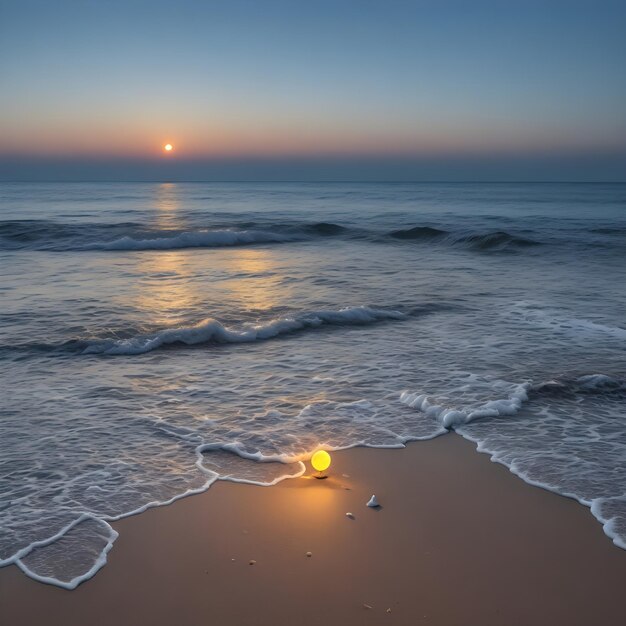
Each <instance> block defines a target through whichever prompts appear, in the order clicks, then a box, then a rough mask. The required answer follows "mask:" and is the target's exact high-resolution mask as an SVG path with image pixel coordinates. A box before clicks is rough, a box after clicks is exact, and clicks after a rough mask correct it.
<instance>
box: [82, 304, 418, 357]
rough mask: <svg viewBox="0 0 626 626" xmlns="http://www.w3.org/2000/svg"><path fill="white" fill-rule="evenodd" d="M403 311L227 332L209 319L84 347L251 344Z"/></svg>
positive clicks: (303, 319) (130, 349) (116, 351)
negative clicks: (279, 336)
mask: <svg viewBox="0 0 626 626" xmlns="http://www.w3.org/2000/svg"><path fill="white" fill-rule="evenodd" d="M405 317H406V315H405V314H404V313H401V312H399V311H390V310H382V309H373V308H370V307H365V306H360V307H349V308H344V309H339V310H338V311H312V312H307V313H301V314H299V315H294V316H292V317H282V318H278V319H275V320H272V321H270V322H267V323H265V324H259V325H256V326H244V327H242V328H240V329H232V328H227V327H226V326H224V325H223V324H222V323H220V322H218V321H217V320H215V319H211V318H209V319H205V320H203V321H202V322H200V323H198V324H195V325H193V326H183V327H180V328H167V329H165V330H161V331H158V332H156V333H152V334H147V335H138V336H135V337H131V338H129V339H105V340H94V341H91V342H89V343H88V344H87V345H86V347H84V349H83V351H82V353H83V354H107V355H132V354H144V353H146V352H151V351H152V350H156V349H157V348H161V347H162V346H167V345H172V344H184V345H188V346H190V345H197V344H203V343H222V344H223V343H250V342H254V341H263V340H266V339H271V338H272V337H277V336H278V335H284V334H286V333H292V332H296V331H299V330H305V329H309V328H317V327H319V326H324V325H341V326H349V325H363V324H372V323H374V322H380V321H383V320H402V319H405Z"/></svg>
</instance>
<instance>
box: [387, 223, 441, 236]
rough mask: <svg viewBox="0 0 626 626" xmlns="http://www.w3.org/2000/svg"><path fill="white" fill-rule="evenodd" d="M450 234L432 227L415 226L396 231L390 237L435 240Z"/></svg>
mask: <svg viewBox="0 0 626 626" xmlns="http://www.w3.org/2000/svg"><path fill="white" fill-rule="evenodd" d="M449 234H450V233H449V232H448V231H447V230H441V229H439V228H432V227H431V226H415V227H414V228H405V229H403V230H394V231H392V232H390V233H389V236H390V237H393V238H394V239H435V238H441V237H444V236H445V235H449Z"/></svg>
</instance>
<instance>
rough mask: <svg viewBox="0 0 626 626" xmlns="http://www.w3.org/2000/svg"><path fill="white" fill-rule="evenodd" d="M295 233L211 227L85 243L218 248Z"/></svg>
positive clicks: (281, 238)
mask: <svg viewBox="0 0 626 626" xmlns="http://www.w3.org/2000/svg"><path fill="white" fill-rule="evenodd" d="M293 240H294V237H291V236H289V235H281V234H279V233H273V232H269V231H263V230H239V231H238V230H230V229H228V230H207V231H190V232H183V233H180V234H178V235H174V236H171V237H157V238H155V239H134V238H133V237H128V236H126V237H121V238H120V239H115V240H114V241H109V242H98V243H92V244H87V245H85V246H83V249H85V250H176V249H179V248H218V247H223V246H237V245H244V244H251V243H280V242H286V241H293Z"/></svg>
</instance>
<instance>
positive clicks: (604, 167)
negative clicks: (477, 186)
mask: <svg viewBox="0 0 626 626" xmlns="http://www.w3.org/2000/svg"><path fill="white" fill-rule="evenodd" d="M624 32H626V3H624V2H621V3H618V2H595V3H591V2H556V1H553V2H551V1H549V0H546V1H545V2H541V3H539V2H532V1H527V2H502V1H501V2H446V1H445V0H442V1H440V2H398V1H392V0H390V1H387V2H382V1H381V2H369V1H367V0H363V1H360V2H348V1H344V2H342V1H340V0H336V1H335V2H327V1H325V0H322V1H316V2H303V1H299V0H292V1H291V2H273V1H265V2H264V1H261V0H257V2H244V1H240V0H232V1H229V2H210V1H205V2H199V1H191V0H182V1H178V2H161V1H158V0H157V1H152V2H139V1H133V0H127V1H126V2H115V1H110V2H103V1H96V0H90V1H82V2H79V1H77V0H75V1H64V0H56V1H55V2H31V1H30V0H15V1H10V0H0V109H1V110H2V116H1V117H0V166H2V169H3V170H4V171H5V173H4V174H2V173H0V178H4V179H10V178H20V179H28V178H29V177H31V178H39V177H43V178H45V177H46V174H45V172H46V168H49V171H50V172H56V173H55V174H54V176H55V177H60V178H65V179H72V178H77V179H81V178H84V177H85V176H88V177H94V176H95V177H97V178H102V177H104V178H107V177H114V178H115V177H120V176H122V175H123V173H124V172H127V173H128V174H129V175H131V177H132V176H137V177H139V178H142V179H143V178H146V177H147V178H159V177H163V176H164V177H167V176H168V171H170V172H171V173H172V176H175V177H182V178H183V179H184V178H185V177H186V176H191V174H192V173H193V176H191V177H192V178H197V177H200V178H202V177H203V174H202V172H203V170H202V168H203V164H204V165H205V166H206V168H207V170H206V171H207V174H206V177H207V178H211V175H212V174H211V172H215V171H216V170H219V171H220V172H221V174H220V175H221V176H226V177H229V176H231V177H233V178H234V179H241V178H243V179H246V178H251V179H256V178H257V177H261V178H262V177H267V176H269V177H270V178H274V177H278V178H279V179H280V178H281V177H280V171H281V167H284V168H286V169H285V172H287V169H289V168H287V165H290V166H291V167H292V169H293V164H294V162H298V163H299V166H298V167H297V168H296V169H297V170H298V172H299V174H298V176H305V177H306V178H310V179H315V178H316V177H318V176H319V177H322V176H326V177H327V176H328V173H327V172H326V171H327V170H328V166H329V164H333V163H334V164H336V166H337V168H339V170H338V171H337V172H336V173H337V175H338V176H339V177H341V171H340V170H341V169H342V168H343V171H345V172H346V175H347V174H348V173H349V172H350V173H351V174H350V177H352V178H353V177H354V175H355V171H356V172H358V171H362V172H363V176H365V178H370V177H374V178H378V179H380V178H382V179H387V178H390V179H393V178H394V167H395V168H396V171H397V172H398V176H399V177H400V178H402V179H404V178H406V177H407V176H408V177H409V178H411V177H414V178H420V177H421V175H422V174H424V172H428V176H429V177H435V178H438V179H447V178H449V177H450V176H452V174H453V175H454V177H456V178H458V177H461V178H464V176H463V174H464V172H466V177H468V178H474V177H478V178H480V179H483V180H486V179H489V178H490V177H491V176H493V177H494V178H498V177H500V176H505V177H506V178H507V179H511V177H512V178H513V179H515V178H516V176H515V173H516V171H518V172H520V178H521V177H522V176H521V172H522V170H523V171H524V172H526V175H532V177H533V178H542V179H546V178H548V179H549V178H552V177H556V178H559V179H563V178H572V179H574V180H584V179H593V180H595V179H611V180H616V179H624V178H625V177H626V167H624V166H625V165H626V156H625V155H626V71H625V70H626V67H625V66H626V61H625V59H626V42H625V40H626V37H624ZM167 142H170V143H172V144H173V145H174V148H175V149H174V150H173V151H172V153H171V154H168V155H164V153H163V151H162V146H163V145H164V144H165V143H167ZM164 159H167V160H164ZM364 163H365V164H367V167H363V164H364ZM451 163H454V167H452V166H451ZM90 164H91V165H90ZM255 164H256V165H255ZM272 164H273V165H272ZM377 164H379V165H380V167H379V168H378V172H380V174H379V175H378V176H377V175H376V173H377ZM411 164H413V165H411ZM464 164H465V165H464ZM464 167H465V169H464ZM87 170H88V172H89V173H87ZM270 171H271V173H268V172H270ZM325 172H326V173H325ZM400 173H401V174H402V175H401V176H400ZM620 173H621V177H620Z"/></svg>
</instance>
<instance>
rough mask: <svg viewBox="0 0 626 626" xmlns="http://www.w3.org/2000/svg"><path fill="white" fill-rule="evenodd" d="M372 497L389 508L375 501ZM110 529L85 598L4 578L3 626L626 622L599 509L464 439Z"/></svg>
mask: <svg viewBox="0 0 626 626" xmlns="http://www.w3.org/2000/svg"><path fill="white" fill-rule="evenodd" d="M373 493H375V494H376V495H377V496H378V498H379V500H380V502H381V504H382V507H381V508H380V509H378V510H374V509H369V508H367V507H366V506H365V503H366V502H367V500H368V499H369V497H370V496H371V495H372V494H373ZM347 512H352V513H354V519H350V518H348V517H346V513H347ZM114 527H115V528H116V530H117V531H118V532H119V533H120V537H119V538H118V540H117V541H116V543H115V545H114V547H113V550H112V551H111V552H110V553H109V558H108V563H107V565H106V566H105V567H104V568H103V569H102V570H100V572H98V573H97V574H96V576H95V577H94V578H93V579H91V580H89V581H87V582H85V583H83V584H82V585H81V586H79V587H78V588H77V589H76V590H74V591H66V590H63V589H59V588H56V587H52V586H49V585H44V584H41V583H37V582H35V581H33V580H31V579H29V578H27V577H26V576H25V575H24V574H23V573H22V572H20V571H19V570H18V569H17V568H16V567H14V566H11V567H6V568H3V569H0V624H2V626H5V625H7V626H9V625H10V626H21V625H26V624H28V625H31V624H32V625H34V624H45V625H46V626H57V625H58V626H61V625H63V626H74V625H76V626H78V625H80V626H84V625H87V624H89V625H91V626H96V625H105V624H106V625H109V624H110V625H114V624H115V625H117V626H126V625H129V626H130V625H133V626H143V625H150V626H161V625H163V626H188V625H189V626H191V625H196V624H218V625H220V626H228V625H231V624H232V625H241V626H244V625H245V626H255V625H258V626H266V625H267V626H270V625H277V626H282V625H284V626H295V625H298V626H307V625H316V626H318V625H319V624H327V625H334V624H337V625H339V624H341V625H351V624H358V625H360V624H363V625H370V624H371V625H377V626H378V625H384V624H403V625H415V624H441V625H445V626H454V625H473V624H476V625H481V626H487V625H491V624H494V625H496V624H497V625H504V624H506V625H507V626H512V625H516V624H519V625H520V626H521V625H523V626H531V625H544V624H545V625H550V626H555V625H561V624H563V625H568V626H572V625H577V624H580V625H585V626H588V625H589V624H602V625H603V626H610V625H612V624H616V625H617V624H620V625H621V624H623V623H624V622H625V620H626V603H625V601H624V597H623V595H624V594H623V592H624V585H625V584H626V551H624V550H621V549H619V548H617V547H616V546H614V545H613V544H612V543H611V540H610V539H609V538H608V537H606V536H605V535H604V533H603V531H602V528H601V526H600V524H599V523H598V522H597V521H596V520H595V519H594V518H593V517H592V515H591V513H590V512H589V510H588V509H586V508H585V507H583V506H581V505H579V504H578V503H577V502H575V501H574V500H570V499H567V498H563V497H560V496H557V495H555V494H552V493H549V492H547V491H544V490H542V489H538V488H536V487H531V486H529V485H527V484H525V483H524V482H523V481H521V480H520V479H518V478H516V477H515V476H513V475H512V474H510V473H509V472H508V470H507V469H506V468H504V467H502V466H500V465H497V464H494V463H491V462H490V461H489V458H488V457H487V456H486V455H483V454H478V453H477V452H476V451H475V448H474V445H473V444H471V443H469V442H467V441H464V440H463V439H461V438H460V437H459V436H457V435H453V434H451V435H446V436H444V437H439V438H437V439H435V440H432V441H428V442H417V443H414V444H411V445H409V446H408V447H407V448H406V449H403V450H376V449H365V448H358V449H353V450H347V451H343V452H340V453H336V454H334V455H333V466H332V467H331V471H330V476H329V478H328V479H326V480H316V479H314V478H311V477H302V478H299V479H294V480H288V481H284V482H282V483H280V484H279V485H276V486H274V487H266V488H264V487H256V486H252V485H243V484H236V483H231V482H225V481H224V482H219V483H218V484H216V485H214V486H213V487H211V489H210V490H209V491H208V492H207V493H204V494H202V495H198V496H191V497H189V498H185V499H183V500H180V501H178V502H176V503H174V504H173V505H170V506H167V507H161V508H158V509H152V510H149V511H147V512H145V513H143V514H141V515H138V516H134V517H131V518H127V519H124V520H121V521H120V522H116V523H115V524H114ZM307 552H311V556H307ZM251 561H255V563H254V564H253V565H251V564H250V562H251Z"/></svg>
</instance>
